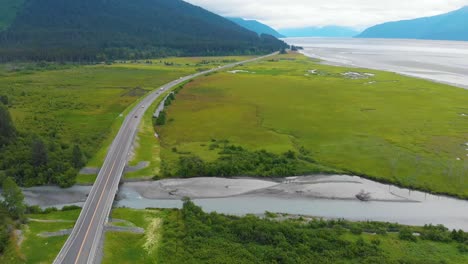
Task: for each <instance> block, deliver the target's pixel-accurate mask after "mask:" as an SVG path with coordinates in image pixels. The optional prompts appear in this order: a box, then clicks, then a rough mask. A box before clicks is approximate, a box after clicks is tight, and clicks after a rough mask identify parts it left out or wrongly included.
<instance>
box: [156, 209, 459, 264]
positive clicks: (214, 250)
mask: <svg viewBox="0 0 468 264" xmlns="http://www.w3.org/2000/svg"><path fill="white" fill-rule="evenodd" d="M274 217H276V216H273V218H268V219H260V218H258V217H255V216H245V217H234V216H224V215H220V214H217V213H210V214H208V213H204V212H203V211H202V210H201V208H199V207H197V206H195V205H194V204H193V203H192V202H191V201H185V203H184V206H183V209H182V210H181V211H174V212H173V213H172V215H171V216H170V217H169V219H167V220H166V221H165V222H164V223H163V233H162V242H161V246H160V249H159V254H160V259H164V263H414V262H411V261H410V262H408V261H407V260H404V259H401V260H399V261H397V262H395V261H393V260H389V259H388V257H387V254H392V252H388V248H385V247H383V246H382V245H381V240H380V239H379V237H380V238H382V237H385V236H387V233H390V232H401V231H402V230H406V231H410V233H411V236H412V237H413V238H414V239H415V243H418V242H417V241H418V240H419V239H425V240H432V241H444V242H447V243H448V242H456V243H458V245H459V250H460V253H461V254H464V253H463V252H464V251H463V250H466V241H467V240H468V235H467V234H466V233H464V232H462V231H453V232H452V233H450V232H448V231H447V230H446V229H444V228H441V227H440V226H437V227H434V226H426V227H424V228H422V230H421V228H419V227H404V226H400V225H397V224H390V223H378V222H363V223H359V222H349V221H345V220H311V221H303V220H300V219H299V220H285V221H278V220H276V219H274ZM434 230H438V231H435V233H439V232H440V233H441V234H443V236H444V237H447V239H448V240H439V239H431V236H430V235H428V234H432V233H434V232H433V231H434ZM364 232H365V233H367V234H371V233H375V234H377V235H375V237H374V238H372V239H371V240H368V239H363V237H362V236H361V234H362V233H364ZM413 232H420V234H421V237H420V238H417V237H416V236H414V235H413V234H412V233H413ZM350 234H353V235H354V236H356V237H357V239H349V235H350ZM453 234H456V235H453ZM396 239H397V238H396ZM463 243H465V244H463ZM420 263H440V262H439V261H437V260H431V259H423V257H421V262H420Z"/></svg>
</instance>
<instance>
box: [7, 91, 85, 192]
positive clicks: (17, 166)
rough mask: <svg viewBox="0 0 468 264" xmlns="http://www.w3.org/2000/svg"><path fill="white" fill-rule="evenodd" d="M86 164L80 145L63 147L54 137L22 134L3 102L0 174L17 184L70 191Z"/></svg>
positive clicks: (29, 133)
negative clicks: (51, 186)
mask: <svg viewBox="0 0 468 264" xmlns="http://www.w3.org/2000/svg"><path fill="white" fill-rule="evenodd" d="M4 97H6V96H4ZM84 164H85V157H84V155H83V153H82V151H81V149H80V147H79V146H78V145H75V146H69V145H67V144H60V142H59V141H58V140H56V139H54V137H53V135H52V136H51V137H45V138H42V137H40V136H38V135H35V134H34V133H32V132H29V131H25V132H18V131H17V130H16V129H15V127H14V123H13V121H12V119H11V117H10V113H9V111H8V108H7V106H5V105H4V104H3V103H1V102H0V171H4V173H6V175H7V176H9V177H11V178H13V179H14V180H15V182H16V183H17V184H19V185H21V186H34V185H43V184H57V185H60V186H62V187H69V186H71V185H73V184H74V183H75V179H76V174H77V170H78V169H80V168H81V167H82V166H84Z"/></svg>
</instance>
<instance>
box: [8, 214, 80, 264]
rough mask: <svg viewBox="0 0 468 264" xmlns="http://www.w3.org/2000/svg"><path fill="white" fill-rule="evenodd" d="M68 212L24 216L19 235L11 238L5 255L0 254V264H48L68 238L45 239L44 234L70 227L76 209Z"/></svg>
mask: <svg viewBox="0 0 468 264" xmlns="http://www.w3.org/2000/svg"><path fill="white" fill-rule="evenodd" d="M72 209H73V208H71V209H70V210H66V211H56V210H47V211H46V212H44V213H38V214H27V215H26V216H25V217H26V218H27V219H29V220H28V221H27V223H26V224H24V225H22V226H21V232H22V233H21V235H19V236H17V235H15V236H13V237H12V239H11V241H10V243H9V245H8V247H7V249H6V251H5V253H4V254H3V255H0V262H1V263H8V264H16V263H18V264H19V263H52V262H53V261H54V259H55V257H57V254H58V253H59V251H60V249H61V248H62V246H63V244H64V243H65V241H66V240H67V238H68V235H64V236H50V237H47V236H44V234H45V233H47V232H57V231H60V230H66V229H71V228H73V226H74V224H75V221H76V219H77V218H78V215H79V213H80V210H79V209H74V210H72ZM18 240H21V242H18Z"/></svg>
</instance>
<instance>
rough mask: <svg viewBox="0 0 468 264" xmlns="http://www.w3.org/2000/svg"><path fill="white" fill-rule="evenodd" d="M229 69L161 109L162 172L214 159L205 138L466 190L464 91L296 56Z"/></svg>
mask: <svg viewBox="0 0 468 264" xmlns="http://www.w3.org/2000/svg"><path fill="white" fill-rule="evenodd" d="M236 70H242V71H236V72H232V71H231V72H224V73H220V74H215V75H210V76H206V77H203V78H200V79H197V80H195V81H194V82H191V83H189V84H188V85H186V87H185V88H184V89H183V90H182V91H181V92H180V93H179V94H178V95H177V98H176V100H175V101H174V103H173V104H172V105H171V106H170V107H169V109H168V110H167V120H168V122H166V124H165V125H164V126H161V127H159V128H158V129H157V131H158V133H159V134H160V136H161V140H162V141H161V146H162V150H161V156H162V162H163V164H164V166H167V168H168V169H167V170H168V171H169V172H174V171H177V170H178V169H179V168H180V164H181V163H180V160H181V158H183V157H185V156H187V155H188V154H190V155H195V156H198V157H199V158H200V159H201V160H203V161H204V162H211V161H215V160H217V159H219V158H220V157H222V156H223V155H222V153H221V152H220V150H219V149H214V150H209V146H210V144H212V143H213V142H212V140H213V139H215V140H228V141H229V142H230V144H231V145H234V146H240V147H242V148H244V149H246V150H248V151H260V150H265V151H267V152H269V153H274V154H277V155H279V154H282V153H286V152H288V151H292V152H294V153H296V155H298V154H299V153H300V149H301V148H304V149H306V150H307V151H309V152H310V155H309V156H310V158H311V160H313V161H314V164H315V165H314V166H313V167H315V168H317V166H316V165H317V164H318V165H320V166H322V169H324V171H330V170H331V171H333V170H334V171H337V172H342V173H349V174H357V175H362V176H367V177H369V178H373V179H377V180H380V181H386V182H391V183H395V184H399V185H401V186H405V187H412V188H418V189H422V190H426V191H431V192H438V193H447V194H451V195H457V196H460V197H468V181H467V177H468V156H467V154H468V152H467V150H466V149H467V147H468V146H466V143H468V133H467V127H468V118H466V116H464V115H462V114H461V113H465V112H467V111H468V108H467V105H466V102H467V101H468V91H467V90H464V89H460V88H454V87H451V86H448V85H443V84H437V83H433V82H429V81H425V80H421V79H415V78H409V77H405V76H401V75H398V74H394V73H389V72H381V71H374V70H366V69H355V68H352V69H350V68H343V67H333V66H327V65H322V64H319V63H317V62H316V61H314V60H310V59H308V58H306V57H304V56H302V55H299V54H287V55H278V56H276V57H275V58H272V59H270V60H265V61H262V62H258V63H255V64H249V65H244V66H240V67H238V68H236ZM174 150H176V151H174ZM327 168H332V169H327ZM267 171H268V170H267V168H266V169H265V170H264V172H267ZM314 171H315V170H310V171H309V172H314ZM266 174H269V173H266ZM259 175H262V173H259ZM239 176H240V175H239Z"/></svg>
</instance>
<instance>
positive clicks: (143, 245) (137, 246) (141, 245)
mask: <svg viewBox="0 0 468 264" xmlns="http://www.w3.org/2000/svg"><path fill="white" fill-rule="evenodd" d="M162 215H165V213H163V212H161V211H158V210H133V209H126V208H118V209H114V210H113V211H112V214H111V217H112V218H118V219H121V220H126V221H128V222H129V223H131V224H132V226H137V227H141V228H144V229H145V233H144V234H134V233H131V232H111V231H108V232H106V234H105V241H104V259H103V263H156V260H157V258H156V252H157V248H158V246H159V242H160V233H161V231H160V228H161V223H162V218H161V217H162ZM123 243H124V244H125V245H123ZM161 263H164V261H162V262H161Z"/></svg>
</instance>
